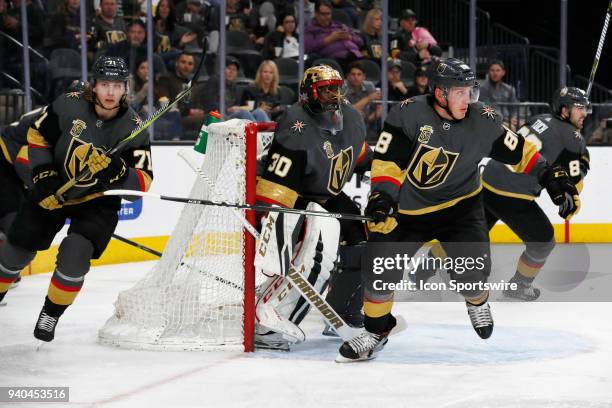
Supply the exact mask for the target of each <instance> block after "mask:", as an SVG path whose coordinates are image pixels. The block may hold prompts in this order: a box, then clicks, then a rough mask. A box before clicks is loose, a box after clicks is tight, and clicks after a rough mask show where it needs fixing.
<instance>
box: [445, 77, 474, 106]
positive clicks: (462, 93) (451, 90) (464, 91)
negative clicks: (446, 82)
mask: <svg viewBox="0 0 612 408" xmlns="http://www.w3.org/2000/svg"><path fill="white" fill-rule="evenodd" d="M443 91H444V97H445V98H446V100H447V101H448V100H449V99H453V100H463V99H465V98H467V99H468V103H475V102H478V98H479V97H480V86H479V85H478V82H476V83H474V85H472V86H451V87H445V88H443Z"/></svg>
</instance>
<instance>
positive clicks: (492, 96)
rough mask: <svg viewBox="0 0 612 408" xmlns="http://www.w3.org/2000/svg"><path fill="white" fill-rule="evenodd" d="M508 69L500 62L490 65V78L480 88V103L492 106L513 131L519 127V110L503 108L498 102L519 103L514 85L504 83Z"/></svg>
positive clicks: (493, 62)
mask: <svg viewBox="0 0 612 408" xmlns="http://www.w3.org/2000/svg"><path fill="white" fill-rule="evenodd" d="M505 75H506V67H505V65H504V63H503V62H502V61H500V60H493V61H491V62H490V63H489V71H488V78H487V80H486V81H484V83H483V84H482V86H481V87H480V98H479V99H480V101H482V102H486V103H489V104H491V106H492V107H493V108H495V110H497V111H498V112H499V113H500V114H501V115H502V117H503V118H504V122H505V123H506V124H509V125H510V128H511V129H512V130H515V129H516V128H517V126H518V116H517V108H516V107H512V106H501V105H498V102H506V103H518V99H517V98H516V91H515V90H514V87H513V86H512V85H509V84H507V83H505V82H504V76H505Z"/></svg>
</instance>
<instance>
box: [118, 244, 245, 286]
mask: <svg viewBox="0 0 612 408" xmlns="http://www.w3.org/2000/svg"><path fill="white" fill-rule="evenodd" d="M112 237H113V238H115V239H116V240H117V241H121V242H123V243H125V244H128V245H131V246H133V247H136V248H138V249H141V250H143V251H145V252H148V253H150V254H152V255H155V256H157V257H160V258H161V256H162V253H161V252H158V251H156V250H154V249H153V248H149V247H148V246H145V245H142V244H139V243H138V242H136V241H132V240H131V239H128V238H125V237H122V236H121V235H117V234H112ZM180 265H181V266H187V267H189V268H193V269H196V268H195V267H193V265H190V264H189V263H187V262H181V263H180ZM196 270H197V271H198V272H200V273H203V274H204V275H208V276H210V277H212V278H213V279H214V280H216V281H217V282H221V283H223V284H225V285H227V286H229V287H231V288H234V289H236V290H239V291H244V288H243V287H242V286H240V285H239V284H237V283H234V282H232V281H230V280H227V279H223V278H222V277H220V276H217V275H215V274H213V273H212V272H208V271H205V270H202V269H196Z"/></svg>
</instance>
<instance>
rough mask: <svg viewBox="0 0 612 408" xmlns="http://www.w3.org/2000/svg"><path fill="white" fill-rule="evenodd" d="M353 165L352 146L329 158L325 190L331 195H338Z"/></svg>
mask: <svg viewBox="0 0 612 408" xmlns="http://www.w3.org/2000/svg"><path fill="white" fill-rule="evenodd" d="M352 164H353V146H349V147H348V148H346V149H344V150H340V152H339V153H338V154H337V155H335V156H333V157H332V158H331V165H330V169H329V183H328V184H327V189H328V190H329V192H331V193H332V194H334V195H335V194H339V193H340V192H341V191H342V187H344V184H345V183H346V182H347V181H348V178H349V173H350V171H351V166H352Z"/></svg>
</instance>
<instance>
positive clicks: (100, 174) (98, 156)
mask: <svg viewBox="0 0 612 408" xmlns="http://www.w3.org/2000/svg"><path fill="white" fill-rule="evenodd" d="M87 165H88V166H89V170H90V171H91V172H92V174H95V176H96V178H97V179H98V181H99V182H100V183H102V185H103V186H105V187H106V188H114V187H115V186H119V185H121V183H122V182H123V181H125V179H126V178H127V176H128V174H129V170H128V167H127V165H126V164H125V161H123V159H122V158H121V157H119V156H107V155H106V154H104V153H100V152H99V151H98V150H94V151H93V152H92V153H91V155H90V156H89V158H88V159H87Z"/></svg>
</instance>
